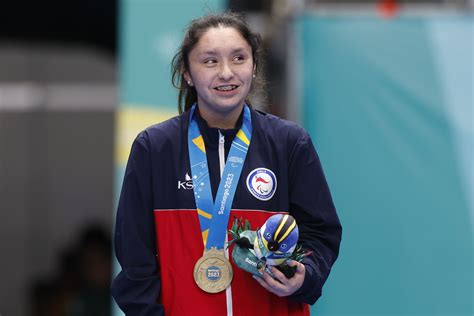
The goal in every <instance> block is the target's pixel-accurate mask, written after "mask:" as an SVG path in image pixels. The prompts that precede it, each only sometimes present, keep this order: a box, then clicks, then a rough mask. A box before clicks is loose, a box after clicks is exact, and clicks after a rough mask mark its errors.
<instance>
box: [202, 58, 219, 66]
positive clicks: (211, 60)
mask: <svg viewBox="0 0 474 316" xmlns="http://www.w3.org/2000/svg"><path fill="white" fill-rule="evenodd" d="M216 63H217V60H216V59H213V58H210V59H206V60H204V64H205V65H206V66H213V65H215V64H216Z"/></svg>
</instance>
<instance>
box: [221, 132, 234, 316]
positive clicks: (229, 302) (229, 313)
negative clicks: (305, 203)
mask: <svg viewBox="0 0 474 316" xmlns="http://www.w3.org/2000/svg"><path fill="white" fill-rule="evenodd" d="M224 145H225V137H224V135H222V133H221V131H220V130H219V150H218V151H219V169H220V174H221V181H222V174H223V173H224V167H225V146H224ZM225 243H226V244H227V234H226V237H225ZM225 256H226V258H227V259H229V251H228V250H227V249H226V250H225ZM225 297H226V306H227V316H232V315H233V308H232V287H231V285H229V287H228V288H227V289H226V290H225Z"/></svg>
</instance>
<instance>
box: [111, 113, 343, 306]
mask: <svg viewBox="0 0 474 316" xmlns="http://www.w3.org/2000/svg"><path fill="white" fill-rule="evenodd" d="M251 115H252V126H253V134H252V140H251V144H250V147H249V152H248V154H247V158H246V161H245V164H244V167H243V170H242V175H241V177H240V179H239V185H238V187H237V191H236V193H235V198H234V201H233V206H232V208H233V209H252V210H266V211H278V212H289V213H290V214H291V215H292V216H293V217H294V218H295V219H296V221H297V223H298V226H299V232H300V239H299V242H300V243H302V244H303V247H304V248H306V249H308V250H311V251H312V255H311V256H309V257H306V258H305V259H304V261H303V263H304V264H305V267H306V274H305V280H304V283H303V285H302V286H301V288H300V289H299V290H297V291H296V292H295V293H294V294H292V295H291V296H290V297H289V298H290V299H291V300H293V301H297V302H304V303H308V304H314V303H315V302H316V300H317V299H318V298H319V297H320V296H321V291H322V286H323V284H324V282H325V281H326V279H327V278H328V275H329V272H330V270H331V266H332V265H333V263H334V261H335V260H336V258H337V256H338V252H339V244H340V240H341V233H342V228H341V225H340V222H339V219H338V216H337V214H336V210H335V208H334V205H333V201H332V199H331V195H330V192H329V188H328V185H327V183H326V180H325V177H324V174H323V170H322V168H321V164H320V161H319V158H318V155H317V153H316V151H315V149H314V146H313V144H312V141H311V139H310V136H309V135H308V134H307V132H306V131H305V130H304V129H302V128H300V127H299V126H297V125H296V124H294V123H292V122H289V121H286V120H283V119H281V118H278V117H276V116H274V115H270V114H266V113H263V112H260V111H256V110H254V109H252V110H251ZM241 123H242V117H241V118H240V119H239V121H238V124H237V126H239V125H240V124H241ZM188 124H189V112H185V113H183V114H182V115H180V116H177V117H175V118H172V119H170V120H167V121H165V122H163V123H160V124H157V125H154V126H151V127H149V128H147V129H146V130H144V131H143V132H141V133H140V134H139V135H138V137H137V138H136V139H135V141H134V143H133V145H132V150H131V153H130V157H129V161H128V164H127V168H126V172H125V176H124V182H123V187H122V192H121V196H120V201H119V206H118V212H117V222H116V230H115V251H116V255H117V258H118V261H119V263H120V264H121V267H122V271H121V272H120V273H119V275H118V276H117V277H116V278H115V279H114V282H113V285H112V295H113V297H114V298H115V300H116V301H117V303H118V305H119V306H120V307H121V308H122V309H123V310H124V311H126V313H127V315H160V314H162V312H163V306H162V305H160V304H159V303H157V298H158V297H159V296H160V291H161V290H162V289H161V280H160V267H159V264H158V263H157V262H159V261H157V257H158V258H159V257H160V256H164V255H166V254H161V253H158V250H157V246H156V239H157V237H156V236H157V231H156V227H155V219H154V215H153V211H154V210H160V209H161V210H166V209H195V208H196V206H195V201H194V195H193V194H194V192H193V190H192V188H191V187H187V186H186V182H187V180H188V178H187V176H188V175H191V170H190V164H189V158H188V147H187V131H188ZM198 124H199V128H200V130H201V133H202V135H203V137H204V141H205V145H206V155H207V158H208V165H209V172H210V176H211V188H212V191H213V195H214V196H215V194H216V191H217V187H218V182H219V181H220V172H219V163H218V161H219V160H218V151H217V150H218V130H217V129H216V128H210V127H208V126H207V124H206V122H205V121H204V120H203V119H202V118H200V116H199V115H198ZM237 130H238V129H232V130H224V131H221V132H222V133H223V134H224V136H225V139H226V142H225V145H226V146H225V152H226V155H227V154H228V152H229V148H230V144H231V141H232V139H233V138H234V137H235V134H236V132H237ZM260 167H264V168H268V169H270V170H272V171H273V172H274V174H275V175H276V178H277V188H276V192H275V194H274V195H273V197H272V198H271V199H269V200H268V201H264V200H260V199H258V198H256V197H255V196H254V195H252V194H251V192H250V191H249V188H248V186H247V184H246V178H247V175H248V174H249V173H250V172H252V170H255V169H256V168H260ZM177 247H179V246H178V245H177ZM255 285H256V286H258V285H257V283H255Z"/></svg>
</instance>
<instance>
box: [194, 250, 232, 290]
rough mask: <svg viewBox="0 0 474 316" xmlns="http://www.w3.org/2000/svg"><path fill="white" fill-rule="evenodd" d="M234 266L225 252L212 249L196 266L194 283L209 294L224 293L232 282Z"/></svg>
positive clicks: (205, 253) (205, 252)
mask: <svg viewBox="0 0 474 316" xmlns="http://www.w3.org/2000/svg"><path fill="white" fill-rule="evenodd" d="M232 276H233V273H232V266H231V264H230V262H229V260H227V258H226V257H225V255H224V251H223V250H217V249H216V248H214V247H212V248H211V249H209V250H204V254H203V256H202V257H201V258H200V259H199V260H198V261H197V262H196V265H195V266H194V281H195V282H196V284H197V285H198V286H199V288H200V289H201V290H203V291H205V292H207V293H219V292H222V291H224V290H225V289H226V288H227V287H228V286H229V285H230V282H231V281H232Z"/></svg>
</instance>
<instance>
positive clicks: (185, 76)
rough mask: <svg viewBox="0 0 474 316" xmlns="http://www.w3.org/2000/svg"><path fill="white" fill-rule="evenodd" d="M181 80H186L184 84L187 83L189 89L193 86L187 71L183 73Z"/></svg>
mask: <svg viewBox="0 0 474 316" xmlns="http://www.w3.org/2000/svg"><path fill="white" fill-rule="evenodd" d="M183 78H184V80H186V82H187V83H188V85H189V86H191V87H192V86H193V81H192V79H191V76H190V75H189V72H188V71H185V72H184V73H183Z"/></svg>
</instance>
